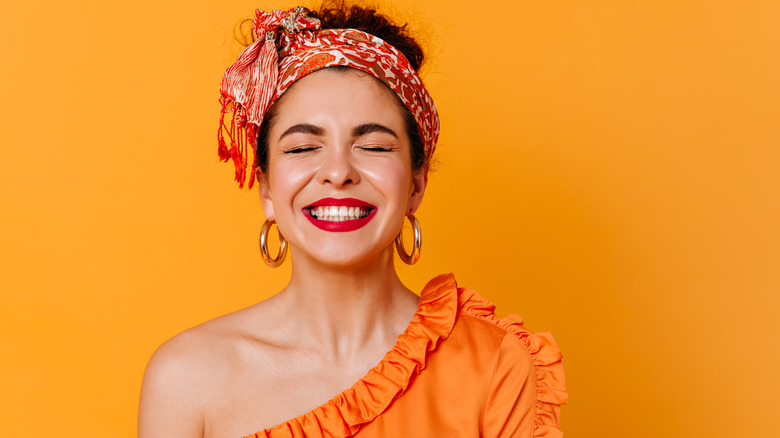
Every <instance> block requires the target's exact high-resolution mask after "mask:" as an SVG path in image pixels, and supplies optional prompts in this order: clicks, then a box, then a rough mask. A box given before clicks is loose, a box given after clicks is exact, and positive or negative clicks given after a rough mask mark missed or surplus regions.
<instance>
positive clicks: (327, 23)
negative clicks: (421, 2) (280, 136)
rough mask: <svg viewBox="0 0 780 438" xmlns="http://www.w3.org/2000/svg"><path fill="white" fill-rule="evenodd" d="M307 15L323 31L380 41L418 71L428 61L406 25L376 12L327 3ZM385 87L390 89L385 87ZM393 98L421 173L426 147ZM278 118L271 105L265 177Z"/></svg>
mask: <svg viewBox="0 0 780 438" xmlns="http://www.w3.org/2000/svg"><path fill="white" fill-rule="evenodd" d="M308 15H309V16H310V17H315V18H317V19H319V20H320V26H321V28H322V29H357V30H360V31H363V32H366V33H369V34H371V35H374V36H377V37H379V38H381V39H382V40H384V41H385V42H387V43H388V44H390V45H392V46H393V47H395V48H396V49H397V50H398V51H399V52H401V53H403V55H404V56H405V57H406V59H408V60H409V63H410V64H411V65H412V67H413V68H414V69H415V71H419V70H420V67H421V66H422V64H423V61H424V60H425V55H424V54H423V50H422V47H420V45H419V44H418V43H417V41H415V40H414V38H412V37H411V36H410V35H409V32H408V30H407V29H406V24H404V25H402V26H397V25H395V24H394V23H393V22H392V21H390V19H389V18H388V17H386V16H385V15H382V14H381V13H379V12H377V10H376V9H374V8H370V7H362V6H358V5H352V6H347V5H346V4H345V2H343V1H331V2H326V3H324V4H323V5H322V6H321V7H320V9H319V10H316V11H308ZM328 68H329V69H335V70H337V71H339V70H340V71H345V70H350V67H328ZM380 82H381V81H380ZM382 85H383V86H385V87H387V85H385V84H384V83H382ZM387 88H388V90H389V89H390V88H389V87H387ZM391 92H392V91H391ZM392 94H393V96H395V97H396V102H397V103H398V106H399V109H400V110H401V112H402V113H403V116H404V123H405V125H406V134H407V136H408V137H409V146H410V156H411V161H412V170H420V169H422V168H423V166H424V165H425V144H424V143H423V138H422V135H420V131H419V129H418V128H417V120H415V118H414V115H413V114H412V113H411V111H409V109H408V108H407V107H406V105H404V103H403V102H402V101H401V99H400V98H399V97H398V96H397V95H396V94H395V92H392ZM275 115H276V105H272V106H271V108H269V109H268V111H267V112H266V114H265V117H264V119H263V122H262V123H261V124H260V130H259V131H258V134H257V165H258V167H259V168H260V171H261V172H263V173H266V172H267V171H268V134H269V131H270V130H271V125H272V124H273V119H274V116H275Z"/></svg>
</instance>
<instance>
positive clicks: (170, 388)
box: [139, 7, 566, 438]
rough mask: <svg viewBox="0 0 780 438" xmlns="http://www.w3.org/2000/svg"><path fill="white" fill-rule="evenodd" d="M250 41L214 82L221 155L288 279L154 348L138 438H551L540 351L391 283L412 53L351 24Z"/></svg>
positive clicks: (392, 35)
mask: <svg viewBox="0 0 780 438" xmlns="http://www.w3.org/2000/svg"><path fill="white" fill-rule="evenodd" d="M253 29H254V32H255V34H256V35H257V37H258V39H257V41H256V42H254V43H253V44H252V45H250V46H249V47H248V48H247V49H246V50H245V51H244V52H243V53H242V54H241V55H240V56H239V59H238V60H237V61H236V63H235V64H234V65H233V66H231V67H229V68H228V70H227V71H226V72H225V76H224V77H223V81H222V85H221V93H222V94H221V96H222V97H221V102H222V115H223V121H222V122H221V126H220V142H219V152H220V157H221V158H222V159H223V160H226V161H227V160H232V161H233V162H234V164H235V165H236V179H237V180H238V181H239V184H240V185H243V184H244V182H245V181H246V180H247V179H249V185H250V186H252V184H253V183H254V182H255V180H256V181H258V182H259V185H260V193H261V201H262V205H263V210H264V212H265V215H266V217H267V218H268V220H267V221H266V223H265V224H264V226H263V228H262V231H261V250H262V252H263V257H264V259H265V260H266V263H268V264H269V265H271V266H274V265H278V264H279V263H281V262H282V261H283V260H284V259H285V254H286V251H287V248H288V247H289V252H290V255H291V259H292V260H290V262H291V263H293V269H292V276H291V279H290V283H289V284H288V285H287V287H285V288H284V289H283V290H282V291H280V292H279V293H278V294H276V295H274V296H273V297H271V298H269V299H267V300H265V301H263V302H260V303H258V304H256V305H254V306H251V307H249V308H246V309H243V310H240V311H238V312H235V313H232V314H229V315H225V316H222V317H220V318H217V319H214V320H212V321H209V322H207V323H205V324H202V325H200V326H198V327H195V328H192V329H190V330H187V331H185V332H183V333H181V334H179V335H178V336H176V337H174V338H173V339H171V340H170V341H168V342H166V343H165V344H164V345H163V346H162V347H160V349H159V350H158V351H157V352H156V353H155V354H154V356H153V357H152V359H151V360H150V362H149V365H148V367H147V371H146V374H145V376H144V384H143V390H142V395H141V406H140V413H139V436H141V437H144V438H146V437H202V436H205V437H243V436H252V437H303V436H307V437H313V436H328V437H330V436H352V435H360V436H364V437H378V436H383V437H395V436H419V437H435V436H447V437H457V436H463V437H474V436H485V437H510V436H511V437H532V436H533V437H547V438H549V437H558V436H560V435H561V433H560V431H559V430H558V429H557V421H558V420H557V419H558V411H559V407H560V404H562V403H564V402H565V400H566V393H565V390H564V388H563V376H562V370H561V366H560V353H559V352H558V350H557V348H556V347H555V343H554V341H553V340H552V338H551V337H550V336H549V335H547V334H532V333H530V332H528V331H527V330H526V329H524V328H523V326H522V320H520V319H519V318H517V317H509V318H504V319H498V318H496V317H495V316H494V314H493V306H492V305H491V304H490V303H489V302H488V301H486V300H485V299H484V298H481V297H480V296H479V295H477V294H476V293H475V292H473V291H470V290H468V289H463V288H458V287H457V286H456V284H455V280H454V278H453V277H452V275H442V276H439V277H436V278H434V279H433V280H431V282H430V283H429V284H428V285H427V286H426V287H425V288H424V290H423V291H422V292H421V297H419V298H418V296H417V295H416V294H414V293H413V292H412V291H410V290H409V289H407V288H406V287H405V286H404V285H403V284H402V283H401V281H400V279H399V278H398V276H397V274H396V272H395V268H394V264H393V253H394V251H395V249H394V247H397V250H398V252H399V254H400V255H401V257H402V259H403V260H404V261H406V262H407V263H414V262H415V261H416V260H417V257H419V250H420V243H421V240H420V228H419V223H418V222H417V221H416V219H415V218H414V212H415V211H416V210H417V208H418V207H419V206H420V203H421V202H422V198H423V194H424V192H425V189H426V184H427V171H428V165H429V163H430V159H431V156H432V154H433V151H434V149H435V145H436V139H437V137H438V132H439V121H438V114H437V113H436V109H435V107H434V105H433V101H432V100H431V98H430V96H429V94H428V92H427V91H426V90H425V87H424V86H423V85H422V82H421V81H420V79H419V77H418V76H417V70H418V69H419V67H420V64H421V63H422V59H423V57H422V51H421V50H420V47H419V45H417V43H416V42H414V40H413V39H412V38H411V37H409V36H408V35H407V34H406V32H405V29H404V27H398V26H394V25H392V24H391V23H390V22H389V21H388V20H387V19H386V18H385V17H383V16H381V15H379V14H377V13H376V12H375V11H373V10H370V9H363V8H359V7H352V8H350V9H349V10H346V9H342V8H336V9H322V10H320V11H319V12H310V11H308V10H305V9H303V8H295V9H290V10H287V11H282V10H276V11H274V12H272V13H266V12H263V11H259V10H258V11H257V14H256V16H255V20H254V23H253ZM356 29H357V30H356ZM230 112H232V118H231V120H230V121H229V122H225V120H224V116H225V115H226V114H227V113H230ZM225 135H227V137H228V139H227V140H226V139H225ZM255 144H256V146H255ZM247 145H251V147H247ZM250 149H251V150H253V153H252V154H251V155H253V157H250V156H249V155H250V154H249V150H250ZM250 162H251V163H252V165H251V168H250V169H249V172H247V168H248V167H250V165H249V163H250ZM405 218H408V220H409V221H410V222H411V223H412V225H413V228H414V230H415V232H414V235H415V238H414V243H412V244H409V243H407V244H404V243H403V242H402V239H401V237H400V230H401V228H402V225H403V222H404V220H405ZM274 223H276V225H277V230H278V233H279V238H280V241H281V242H282V244H281V248H280V252H279V254H277V255H273V256H272V255H271V254H269V251H268V249H267V238H268V234H269V232H270V231H269V230H272V228H271V227H272V225H273V224H274ZM394 242H395V243H394ZM405 245H406V247H412V250H411V253H407V249H406V248H405V247H404V246H405Z"/></svg>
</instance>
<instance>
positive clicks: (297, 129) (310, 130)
mask: <svg viewBox="0 0 780 438" xmlns="http://www.w3.org/2000/svg"><path fill="white" fill-rule="evenodd" d="M291 134H311V135H319V136H321V135H323V134H325V130H324V129H322V128H320V127H319V126H316V125H312V124H311V123H298V124H297V125H292V126H290V127H289V128H287V130H286V131H284V132H283V133H282V135H280V136H279V140H281V139H283V138H284V137H286V136H288V135H291Z"/></svg>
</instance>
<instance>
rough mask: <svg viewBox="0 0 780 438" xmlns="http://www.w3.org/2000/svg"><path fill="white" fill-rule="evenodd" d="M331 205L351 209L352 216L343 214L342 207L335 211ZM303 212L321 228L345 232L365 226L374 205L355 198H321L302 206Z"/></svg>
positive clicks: (372, 214) (371, 215) (372, 216)
mask: <svg viewBox="0 0 780 438" xmlns="http://www.w3.org/2000/svg"><path fill="white" fill-rule="evenodd" d="M332 207H345V208H347V209H351V210H352V211H353V213H354V217H350V216H348V215H346V216H345V215H344V214H343V209H341V208H340V209H339V211H336V210H334V209H333V208H332ZM331 212H335V213H336V214H330V213H331ZM339 213H341V214H339ZM303 214H304V215H306V218H307V219H309V221H310V222H311V223H312V224H314V226H315V227H317V228H319V229H321V230H325V231H332V232H345V231H354V230H357V229H360V228H363V227H364V226H366V224H368V223H369V222H370V221H371V219H373V218H374V215H375V214H376V206H375V205H372V204H369V203H367V202H364V201H361V200H360V199H355V198H323V199H320V200H319V201H316V202H313V203H311V204H309V205H307V206H306V207H304V208H303Z"/></svg>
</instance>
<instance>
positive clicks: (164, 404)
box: [138, 303, 272, 438]
mask: <svg viewBox="0 0 780 438" xmlns="http://www.w3.org/2000/svg"><path fill="white" fill-rule="evenodd" d="M267 307H268V306H267V305H265V304H264V303H260V304H258V305H255V306H252V307H249V308H246V309H242V310H239V311H237V312H234V313H230V314H227V315H224V316H221V317H218V318H215V319H213V320H210V321H208V322H205V323H203V324H200V325H198V326H196V327H193V328H190V329H188V330H185V331H183V332H181V333H179V334H178V335H176V336H174V337H173V338H171V339H169V340H168V341H166V342H165V343H164V344H163V345H161V346H160V347H159V348H158V349H157V351H155V353H154V354H153V355H152V357H151V359H150V360H149V363H148V365H147V367H146V371H145V373H144V379H143V386H142V390H141V403H140V407H139V429H138V433H139V437H141V438H151V437H158V436H159V437H162V436H166V437H191V436H192V437H195V436H197V437H202V436H204V434H206V431H205V428H206V417H207V414H208V412H209V411H210V410H211V408H212V407H213V406H214V404H215V403H218V402H219V401H220V400H221V399H223V398H224V396H225V394H224V392H225V391H226V390H227V389H228V388H231V387H234V386H235V382H233V380H234V379H235V375H236V370H237V369H242V368H246V367H247V366H248V362H253V364H252V365H253V368H254V370H255V372H256V373H257V374H256V376H262V362H263V360H262V356H263V355H264V353H263V352H264V351H267V350H269V348H265V346H266V345H268V344H269V343H272V339H271V340H264V339H262V337H263V334H264V333H265V332H266V331H267V330H266V329H265V328H266V327H268V324H266V323H265V322H264V318H263V315H264V314H266V313H267V312H266V310H265V309H266V308H267ZM271 332H272V331H271ZM258 362H259V363H258Z"/></svg>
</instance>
